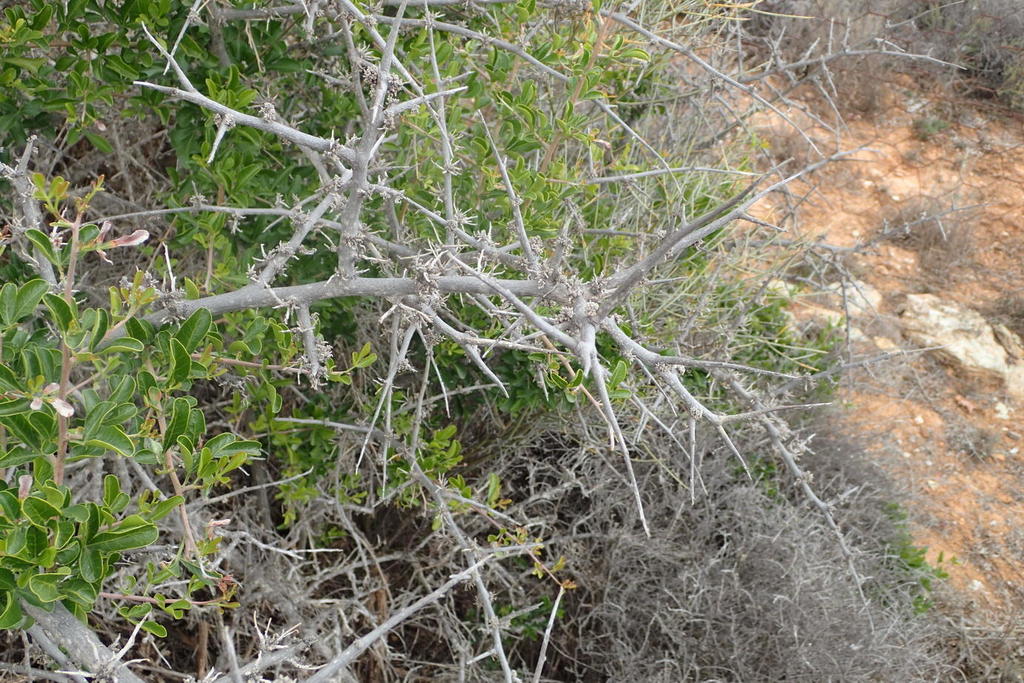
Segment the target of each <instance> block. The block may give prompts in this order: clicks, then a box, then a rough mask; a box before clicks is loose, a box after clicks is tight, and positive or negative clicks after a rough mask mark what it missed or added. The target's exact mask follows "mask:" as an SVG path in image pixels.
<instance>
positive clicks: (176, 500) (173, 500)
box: [146, 496, 185, 522]
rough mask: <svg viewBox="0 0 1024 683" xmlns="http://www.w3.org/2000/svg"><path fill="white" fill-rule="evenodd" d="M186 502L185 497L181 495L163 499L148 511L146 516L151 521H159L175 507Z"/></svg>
mask: <svg viewBox="0 0 1024 683" xmlns="http://www.w3.org/2000/svg"><path fill="white" fill-rule="evenodd" d="M184 502H185V499H184V498H182V497H181V496H172V497H170V498H168V499H167V500H161V501H160V502H159V503H157V504H156V505H154V506H153V508H152V509H151V510H150V511H149V512H147V513H146V517H147V518H149V520H150V521H153V522H159V521H160V520H161V519H163V518H164V517H166V516H167V515H169V514H170V513H171V511H172V510H174V508H176V507H178V506H179V505H181V504H182V503H184Z"/></svg>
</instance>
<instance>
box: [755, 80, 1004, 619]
mask: <svg viewBox="0 0 1024 683" xmlns="http://www.w3.org/2000/svg"><path fill="white" fill-rule="evenodd" d="M915 87H916V83H915V81H914V79H912V78H910V77H896V78H895V79H894V81H893V82H892V83H890V84H889V85H888V86H887V87H885V88H883V92H884V94H885V95H884V97H882V98H880V101H878V103H877V105H878V106H877V107H876V108H875V109H874V110H873V111H871V112H869V113H864V114H862V115H860V116H859V117H857V118H849V117H847V118H846V119H845V121H844V124H843V125H842V126H841V127H839V128H838V129H837V130H836V131H835V132H829V131H826V130H824V129H822V128H820V127H817V128H811V129H810V130H813V131H814V132H813V133H812V138H813V139H814V140H815V142H816V143H818V145H819V147H820V148H821V149H823V150H824V149H827V150H828V151H827V152H826V153H830V152H831V151H832V150H835V149H842V150H853V149H858V148H863V149H861V150H860V151H858V152H857V153H855V154H853V155H851V156H848V157H846V158H844V159H843V160H842V161H838V162H836V163H833V164H832V165H830V166H828V167H826V168H825V169H823V170H821V171H819V172H817V173H816V174H814V175H813V176H812V177H811V178H809V179H808V181H807V182H798V183H796V184H794V186H793V187H792V196H791V197H790V199H789V200H788V202H779V201H778V200H776V202H775V204H774V205H769V206H763V207H760V210H759V213H760V214H761V215H763V216H776V217H777V216H779V215H780V214H782V213H785V212H786V211H787V210H791V209H793V208H794V207H795V210H796V214H795V215H796V221H795V223H796V227H795V228H792V230H793V231H795V233H796V234H797V235H798V236H799V237H800V238H802V239H812V240H815V241H820V242H823V243H825V244H828V245H831V246H833V247H840V248H856V249H855V250H854V251H845V250H839V251H836V250H832V251H830V252H828V253H829V254H832V255H833V256H834V257H835V258H836V259H837V261H838V262H839V263H840V264H841V266H842V268H844V269H846V270H847V271H848V274H849V275H850V276H851V277H854V278H856V279H859V280H861V281H863V282H866V283H868V284H870V285H872V286H873V287H875V288H876V289H877V290H878V291H879V293H880V294H881V295H882V299H881V303H879V305H878V306H877V310H876V311H874V313H873V314H872V315H869V316H866V317H865V318H862V319H860V320H858V321H857V323H856V324H857V327H858V329H859V330H860V332H862V333H863V337H862V338H861V340H860V341H858V342H857V343H856V344H854V347H853V348H854V350H855V351H856V352H858V353H860V354H877V353H878V352H879V351H890V350H894V349H912V348H913V344H911V343H909V342H908V341H906V340H905V339H904V338H903V337H902V335H901V334H900V328H899V325H898V324H897V319H896V315H897V313H898V311H899V307H900V305H901V302H902V300H903V299H904V298H905V296H906V295H907V294H913V293H932V294H936V295H937V296H939V297H941V298H943V299H946V300H950V301H953V302H956V303H958V304H960V305H962V306H965V307H968V308H971V309H973V310H975V311H977V312H979V313H980V314H981V315H983V316H984V317H985V318H986V320H987V321H989V322H990V323H1003V324H1005V325H1006V326H1007V327H1008V328H1010V329H1011V330H1014V331H1016V332H1017V333H1018V334H1021V333H1024V285H1022V280H1024V125H1022V124H1024V120H1022V119H1021V118H1019V117H1018V118H1013V117H1012V116H1011V115H1010V114H1007V113H1005V112H997V111H996V110H994V109H989V110H987V111H986V110H983V109H979V108H978V106H977V105H976V104H972V103H970V102H963V101H956V102H954V101H951V100H949V99H948V98H943V97H940V96H938V95H935V94H932V95H929V94H927V93H921V92H920V91H918V90H915ZM804 102H805V104H808V105H813V104H815V102H814V101H813V96H812V95H808V96H807V97H806V98H805V100H804ZM792 115H793V117H794V119H795V120H797V121H799V120H800V113H799V111H797V110H794V111H793V112H792ZM755 130H756V132H757V134H758V135H759V136H760V137H761V138H762V139H763V140H764V141H765V144H766V147H767V149H768V151H769V153H770V154H771V155H772V156H773V157H774V158H775V159H777V160H781V159H784V158H787V157H793V158H795V159H796V160H797V162H798V163H802V162H804V161H807V160H813V159H814V156H813V152H812V151H811V150H810V148H809V146H808V145H807V143H806V141H804V140H803V139H802V138H801V137H800V136H799V135H798V134H797V133H795V132H794V131H793V130H792V128H789V127H788V126H786V125H785V124H784V123H782V122H780V121H778V120H777V119H775V120H773V119H771V118H767V117H766V118H763V119H761V120H759V121H757V122H756V123H755ZM787 204H788V206H787ZM929 215H940V218H939V219H938V220H929V219H927V216H929ZM915 221H917V223H916V224H914V225H911V226H910V228H909V229H907V230H902V231H901V230H900V227H901V226H902V225H903V224H905V223H908V222H911V223H913V222H915ZM886 232H887V233H888V236H885V237H883V236H882V235H883V233H886ZM798 308H799V305H798ZM798 315H799V313H798ZM841 397H842V399H843V400H844V401H846V402H847V403H848V405H849V408H848V410H847V411H846V419H847V421H848V422H849V424H850V425H851V426H853V427H854V428H855V429H856V430H857V431H858V432H861V433H867V434H870V435H876V436H878V437H880V438H877V439H874V440H873V443H874V445H873V446H872V447H871V457H873V458H874V459H875V460H876V461H877V462H878V463H879V464H880V465H881V466H882V467H883V468H884V469H885V470H886V471H887V472H888V473H889V474H890V475H891V476H892V477H893V478H894V479H895V481H896V482H897V485H898V487H899V488H902V489H903V490H904V491H905V494H906V499H907V503H906V505H907V507H908V508H911V509H912V524H913V525H912V533H913V535H914V538H915V542H916V543H917V544H919V545H922V546H927V548H928V553H927V557H928V559H929V561H930V562H931V563H932V564H935V565H939V566H941V567H942V568H943V569H944V570H945V571H947V572H948V573H949V580H948V586H949V587H951V588H952V589H953V590H954V591H956V592H957V593H959V594H960V595H961V596H962V597H963V598H964V601H963V602H964V603H965V604H967V605H968V608H969V609H970V610H971V611H973V612H974V613H975V616H979V617H980V616H982V615H984V614H992V615H994V616H996V615H998V616H1010V615H1012V614H1014V613H1016V614H1020V613H1021V612H1022V611H1024V570H1022V568H1024V454H1022V453H1021V450H1022V449H1024V438H1022V436H1021V435H1022V434H1024V424H1022V422H1024V421H1022V420H1021V417H1022V416H1024V405H1021V402H1020V401H1016V402H1015V401H1014V400H1013V399H1012V398H1011V397H1010V396H1007V395H1006V393H1005V391H1004V388H1003V387H1002V386H1001V385H1000V384H999V383H998V382H994V381H992V380H991V379H986V378H979V377H970V376H964V375H963V373H960V372H957V371H956V370H955V369H954V368H951V367H948V366H944V365H942V364H941V363H939V362H938V361H937V360H936V359H935V358H934V357H932V356H931V355H930V354H911V355H909V356H907V357H905V358H902V359H899V360H897V361H890V362H887V363H886V364H884V365H876V366H873V367H868V368H866V369H864V370H862V371H857V372H854V373H852V374H851V376H850V378H849V380H848V381H847V382H846V384H845V386H844V388H843V389H842V394H841Z"/></svg>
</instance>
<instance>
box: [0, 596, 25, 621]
mask: <svg viewBox="0 0 1024 683" xmlns="http://www.w3.org/2000/svg"><path fill="white" fill-rule="evenodd" d="M21 620H22V613H21V605H19V604H18V596H17V595H16V594H15V593H14V592H13V591H2V592H0V629H11V628H14V627H15V626H18V625H19V624H20V623H21Z"/></svg>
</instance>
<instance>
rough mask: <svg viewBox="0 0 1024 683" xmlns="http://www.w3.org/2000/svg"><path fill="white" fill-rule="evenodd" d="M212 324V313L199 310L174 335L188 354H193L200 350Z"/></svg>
mask: <svg viewBox="0 0 1024 683" xmlns="http://www.w3.org/2000/svg"><path fill="white" fill-rule="evenodd" d="M212 323H213V316H212V315H211V314H210V311H208V310H207V309H205V308H198V309H196V311H195V312H194V313H193V314H192V315H190V316H189V317H188V320H186V321H185V322H183V323H182V324H181V328H179V329H178V331H177V332H175V333H174V338H175V339H177V340H178V341H179V342H181V345H182V346H183V347H184V348H185V351H186V352H188V353H192V352H194V351H195V350H196V349H197V348H199V346H200V344H201V343H202V341H203V339H204V338H205V337H206V333H207V332H209V331H210V326H211V324H212Z"/></svg>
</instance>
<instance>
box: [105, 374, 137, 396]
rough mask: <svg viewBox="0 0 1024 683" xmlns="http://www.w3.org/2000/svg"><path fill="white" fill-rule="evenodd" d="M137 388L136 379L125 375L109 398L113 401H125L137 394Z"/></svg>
mask: <svg viewBox="0 0 1024 683" xmlns="http://www.w3.org/2000/svg"><path fill="white" fill-rule="evenodd" d="M135 388H136V386H135V380H134V379H132V378H131V377H129V376H128V375H125V376H124V377H122V378H121V380H120V381H119V382H118V383H117V387H116V388H115V389H114V390H113V391H112V392H110V396H109V397H108V398H107V400H108V401H111V402H113V403H124V402H125V401H128V400H130V399H131V398H132V397H134V396H135Z"/></svg>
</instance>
